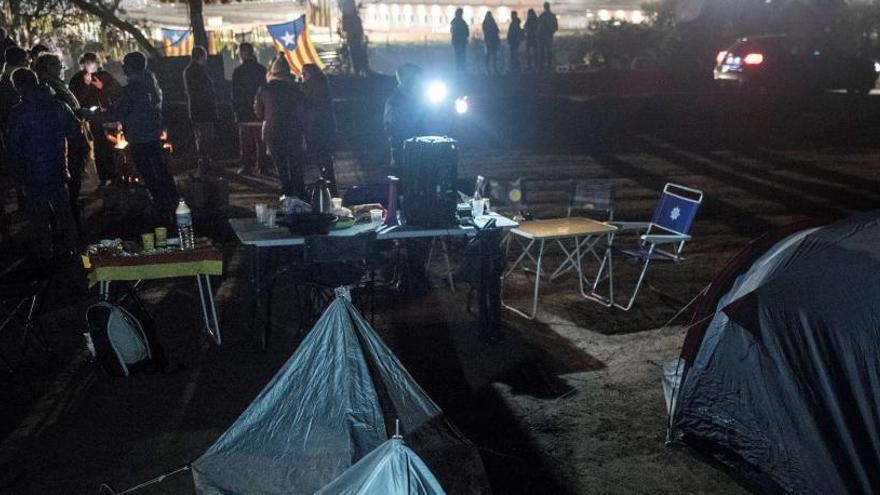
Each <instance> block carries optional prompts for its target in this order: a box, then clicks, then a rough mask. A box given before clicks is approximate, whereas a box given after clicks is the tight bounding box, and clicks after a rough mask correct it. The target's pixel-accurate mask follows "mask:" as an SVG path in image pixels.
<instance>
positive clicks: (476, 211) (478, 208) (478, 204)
mask: <svg viewBox="0 0 880 495" xmlns="http://www.w3.org/2000/svg"><path fill="white" fill-rule="evenodd" d="M472 206H473V215H474V217H478V216H480V215H483V214H484V213H485V212H486V202H485V201H483V200H482V199H475V200H474V201H473V203H472Z"/></svg>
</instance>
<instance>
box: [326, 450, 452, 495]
mask: <svg viewBox="0 0 880 495" xmlns="http://www.w3.org/2000/svg"><path fill="white" fill-rule="evenodd" d="M377 493H381V494H383V495H443V494H445V493H446V492H444V491H443V488H441V487H440V483H439V482H437V478H435V477H434V474H433V473H431V470H430V469H428V466H426V465H425V463H424V462H422V460H421V459H419V456H418V455H416V453H415V452H413V451H412V450H410V449H409V448H408V447H407V446H406V445H404V444H403V440H402V439H401V437H397V436H395V437H392V438H391V439H390V440H388V441H386V442H385V443H383V444H382V445H380V446H379V447H378V448H376V450H374V451H372V452H370V453H369V454H367V456H366V457H364V458H363V459H361V460H359V461H358V462H357V463H356V464H355V465H354V466H352V467H350V468H348V470H347V471H345V472H344V473H342V475H340V476H339V477H338V478H336V479H335V480H334V481H333V482H332V483H330V484H329V485H327V486H325V487H324V488H322V489H321V490H320V491H318V493H317V494H316V495H373V494H377Z"/></svg>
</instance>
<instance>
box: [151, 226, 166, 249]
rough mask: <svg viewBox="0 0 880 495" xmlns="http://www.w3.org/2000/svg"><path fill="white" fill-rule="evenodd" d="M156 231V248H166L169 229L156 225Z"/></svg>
mask: <svg viewBox="0 0 880 495" xmlns="http://www.w3.org/2000/svg"><path fill="white" fill-rule="evenodd" d="M154 233H155V235H156V248H157V249H165V248H166V247H168V229H167V228H165V227H156V229H155V230H154Z"/></svg>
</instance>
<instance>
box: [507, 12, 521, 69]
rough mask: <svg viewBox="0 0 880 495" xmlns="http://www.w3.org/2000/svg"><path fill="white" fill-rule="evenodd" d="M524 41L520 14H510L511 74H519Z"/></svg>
mask: <svg viewBox="0 0 880 495" xmlns="http://www.w3.org/2000/svg"><path fill="white" fill-rule="evenodd" d="M522 40H523V30H522V27H521V25H520V20H519V14H517V13H516V11H515V10H514V11H513V12H511V13H510V25H509V26H508V27H507V45H508V46H509V47H510V72H512V73H514V74H519V72H520V70H521V69H520V65H519V45H520V44H521V43H522Z"/></svg>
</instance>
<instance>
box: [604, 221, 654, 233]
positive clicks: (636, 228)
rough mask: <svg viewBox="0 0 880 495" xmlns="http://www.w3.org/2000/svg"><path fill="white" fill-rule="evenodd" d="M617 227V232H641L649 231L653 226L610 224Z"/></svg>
mask: <svg viewBox="0 0 880 495" xmlns="http://www.w3.org/2000/svg"><path fill="white" fill-rule="evenodd" d="M608 223H610V224H611V225H614V226H615V227H617V232H619V233H620V232H633V231H639V230H648V227H650V226H651V223H650V222H608Z"/></svg>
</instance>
